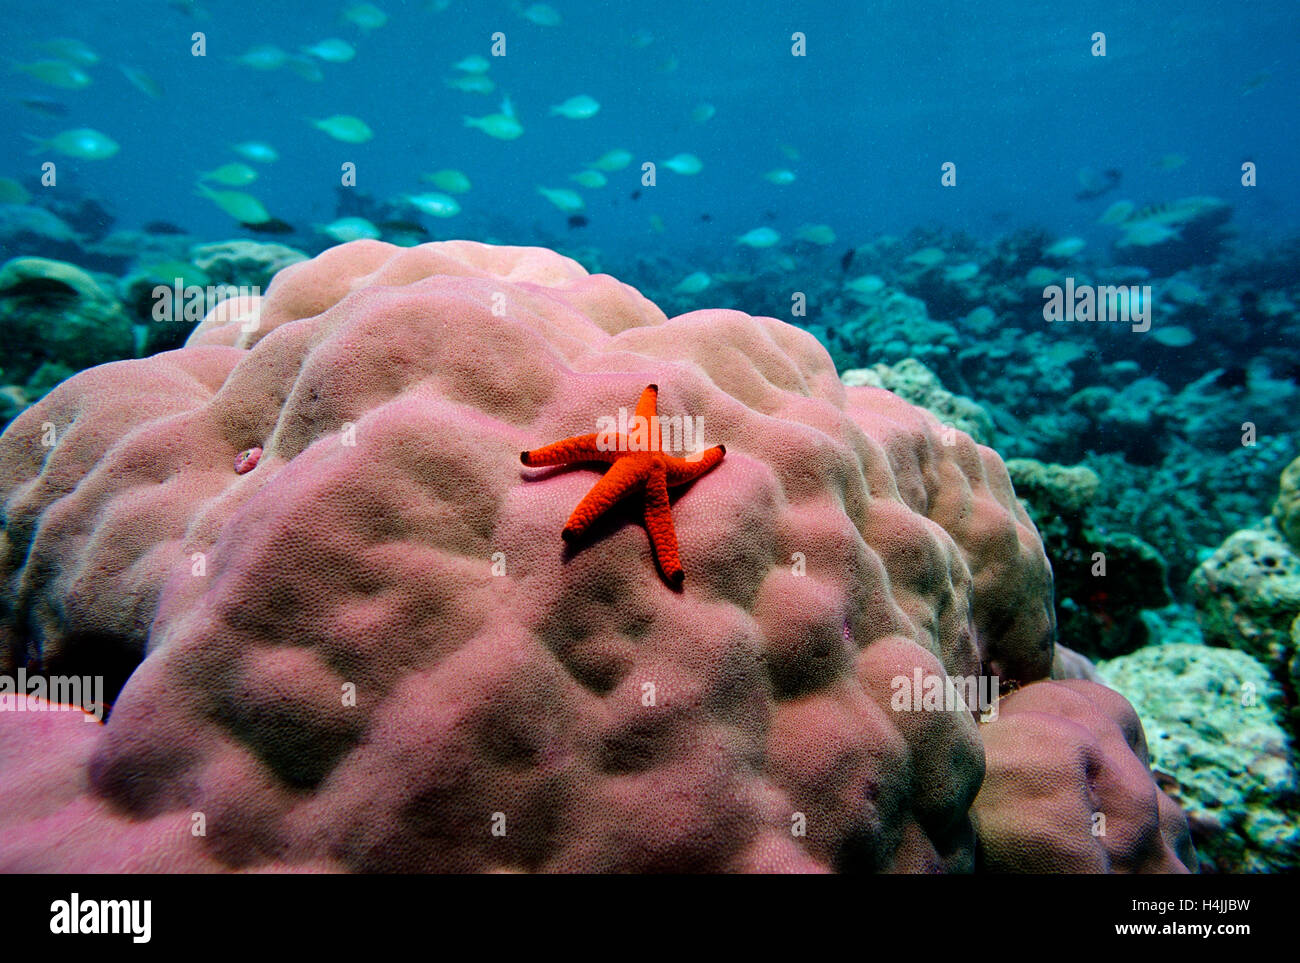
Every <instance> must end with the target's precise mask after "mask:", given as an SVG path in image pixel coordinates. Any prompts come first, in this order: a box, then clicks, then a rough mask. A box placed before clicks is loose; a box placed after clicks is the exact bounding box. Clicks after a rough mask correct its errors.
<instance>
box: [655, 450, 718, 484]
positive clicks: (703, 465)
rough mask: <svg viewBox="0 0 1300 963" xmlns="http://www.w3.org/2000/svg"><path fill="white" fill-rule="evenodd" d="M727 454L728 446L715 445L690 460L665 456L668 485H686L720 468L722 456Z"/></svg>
mask: <svg viewBox="0 0 1300 963" xmlns="http://www.w3.org/2000/svg"><path fill="white" fill-rule="evenodd" d="M726 453H727V446H726V445H714V446H713V447H712V448H706V449H705V450H704V451H702V452H699V453H698V455H695V456H692V457H690V458H671V457H667V456H665V458H664V464H665V465H667V466H668V477H667V483H668V485H670V486H673V487H675V486H677V485H685V484H686V483H687V482H689V481H694V480H695V479H697V478H699V477H700V476H701V475H703V474H705V473H706V472H710V471H712V470H713V469H714V468H716V467H718V463H719V462H721V461H722V456H723V455H725V454H726Z"/></svg>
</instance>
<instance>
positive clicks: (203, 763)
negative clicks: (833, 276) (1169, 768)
mask: <svg viewBox="0 0 1300 963" xmlns="http://www.w3.org/2000/svg"><path fill="white" fill-rule="evenodd" d="M648 384H657V385H658V386H659V408H660V411H661V412H666V413H671V414H674V415H676V414H680V415H682V416H687V415H689V416H690V417H691V418H692V419H694V421H693V427H694V428H695V429H696V430H697V431H698V433H699V436H700V438H699V440H700V442H701V443H702V444H703V445H705V446H713V445H725V448H726V457H725V459H722V460H720V461H719V462H718V463H717V464H716V465H714V466H713V467H712V469H711V470H710V471H708V472H707V473H704V474H701V475H700V477H698V478H696V479H695V480H693V481H692V482H691V483H690V484H688V485H683V486H681V487H679V488H676V489H674V490H673V491H672V493H671V494H672V499H673V500H672V504H671V517H672V520H673V523H674V525H675V528H676V535H677V540H678V542H679V543H680V550H681V557H682V558H683V559H684V560H686V563H687V569H688V571H689V577H688V578H687V579H686V581H685V584H684V586H683V587H682V588H681V589H680V590H677V589H675V588H674V587H673V586H671V585H670V584H668V583H667V582H665V580H664V579H662V578H661V577H660V576H659V574H658V572H657V571H656V568H655V563H654V559H653V557H652V548H651V544H650V541H649V539H647V537H646V532H645V530H644V528H643V526H642V519H641V512H642V511H643V508H644V505H643V503H641V502H639V500H637V499H624V500H622V501H619V502H618V503H617V504H615V505H613V506H612V507H610V508H609V510H607V511H606V512H604V513H603V514H602V515H601V516H600V517H599V518H598V519H596V520H595V521H593V523H592V524H591V526H590V528H589V530H588V531H587V533H586V535H585V536H584V538H583V539H582V540H580V542H579V543H578V544H574V545H566V544H565V543H564V542H563V541H562V540H561V539H560V538H559V533H560V531H561V530H562V528H563V527H564V524H565V520H566V518H567V517H568V516H569V514H570V512H571V511H572V509H573V507H574V506H575V505H577V504H578V503H579V502H580V500H581V499H582V498H583V496H584V495H586V493H587V492H588V491H589V490H590V489H591V488H592V486H593V485H594V484H595V483H596V482H597V481H598V480H599V478H600V477H601V476H600V473H599V471H598V470H597V469H596V468H592V467H582V466H576V467H569V468H564V469H552V470H549V471H546V472H539V471H536V470H533V469H528V468H525V467H523V466H521V465H520V454H519V453H520V452H521V451H530V450H533V449H537V448H540V447H542V446H544V445H547V444H550V443H552V442H554V441H555V440H557V439H562V438H566V437H571V436H574V435H581V434H585V433H589V432H593V431H598V430H600V419H602V418H613V419H616V418H617V417H618V415H619V409H620V408H621V407H625V406H628V405H629V404H630V403H631V402H632V400H633V399H635V398H637V397H638V395H639V394H640V393H641V392H642V390H643V389H644V388H645V386H646V385H648ZM252 451H259V452H260V457H257V458H256V459H251V458H250V455H249V453H250V452H252ZM250 460H251V462H252V463H251V464H250ZM597 467H599V466H597ZM0 497H2V498H3V511H4V515H3V541H0V576H2V589H3V591H2V599H3V606H2V609H0V631H3V648H2V649H0V652H2V653H3V668H4V670H5V671H7V672H13V671H16V669H17V668H19V667H25V668H26V669H27V670H28V671H29V672H38V671H39V672H45V673H49V674H90V673H94V674H101V675H104V676H105V677H106V679H107V682H108V692H107V693H106V701H108V702H110V703H111V704H112V708H111V713H110V714H109V716H108V718H107V721H106V722H105V723H104V724H103V725H100V724H97V723H96V724H92V723H86V722H83V721H82V717H81V716H80V715H79V714H74V713H38V712H0V869H5V870H37V871H39V870H87V871H122V870H159V869H162V870H226V869H239V870H253V869H263V870H265V869H270V870H308V871H318V870H360V871H375V870H394V871H475V870H543V871H568V870H584V871H644V870H755V871H782V870H789V871H794V870H811V871H817V870H829V869H843V870H852V869H866V870H887V871H888V870H892V871H960V870H969V869H972V868H973V867H974V865H975V863H976V845H977V844H976V837H975V835H974V832H973V826H972V822H971V818H970V807H971V803H972V800H974V798H975V796H976V793H977V792H978V791H979V789H980V786H981V780H982V778H983V775H984V750H983V748H982V745H981V740H980V731H979V730H980V726H979V724H978V723H977V722H976V719H975V716H974V715H973V713H972V712H970V711H968V710H967V708H966V707H965V705H964V704H962V702H961V701H960V700H958V702H957V704H956V706H955V708H953V707H949V708H947V709H945V710H942V711H898V710H896V709H895V708H893V707H891V700H892V699H893V697H894V696H895V695H896V693H897V682H898V680H899V679H908V680H910V679H912V678H913V677H917V678H920V677H925V678H942V677H943V676H945V675H946V676H951V677H962V678H965V677H974V676H977V675H979V674H980V673H981V672H984V673H987V674H989V675H993V676H996V677H998V679H999V680H1000V681H1001V684H1002V685H1003V686H1004V687H1014V686H1018V685H1024V684H1028V683H1031V682H1034V681H1035V680H1039V679H1044V678H1046V677H1047V675H1048V673H1049V671H1050V668H1051V664H1052V657H1053V634H1054V623H1053V610H1052V581H1051V572H1050V569H1049V567H1048V564H1047V560H1046V558H1045V557H1044V554H1043V549H1042V545H1041V542H1040V540H1039V538H1038V535H1037V532H1036V531H1035V529H1034V527H1033V525H1032V523H1031V522H1030V521H1029V519H1028V517H1027V516H1026V515H1025V513H1024V511H1023V509H1022V508H1021V507H1020V505H1019V503H1018V502H1017V500H1016V498H1015V495H1014V493H1013V490H1012V486H1011V483H1010V481H1009V479H1008V476H1007V472H1006V470H1005V468H1004V467H1003V464H1002V462H1001V460H1000V459H999V458H998V456H997V455H996V454H995V453H994V452H993V451H992V450H990V449H988V448H984V447H981V446H978V445H976V444H975V443H974V442H972V441H971V439H970V438H969V437H968V436H966V435H965V434H963V433H961V432H955V431H952V430H947V429H945V428H944V426H942V425H941V424H940V423H939V422H938V421H937V420H936V419H935V418H934V416H933V415H931V414H929V413H927V412H925V411H924V410H922V409H920V408H917V407H914V406H912V405H910V404H908V403H906V402H904V401H903V400H901V399H900V398H898V397H897V396H895V395H893V394H891V393H889V392H887V391H884V390H881V389H877V388H867V387H861V388H846V387H845V386H844V385H843V384H842V383H841V382H840V380H839V378H838V377H837V376H836V372H835V368H834V366H833V365H832V363H831V359H830V357H829V356H828V355H827V353H826V352H825V350H824V349H823V348H822V347H820V346H819V345H818V343H817V342H816V340H815V339H814V338H813V337H812V336H811V335H809V334H807V333H805V332H803V331H800V330H799V329H797V328H795V327H792V326H790V325H788V324H785V323H783V322H780V321H777V320H774V319H771V318H762V317H750V316H748V315H746V314H743V313H740V312H738V311H730V310H708V311H695V312H691V313H689V314H685V315H681V316H679V317H675V318H672V319H669V318H667V317H666V316H665V315H664V314H663V313H662V312H661V311H660V310H659V309H658V308H657V307H656V306H655V305H654V304H652V303H651V302H649V301H648V300H646V299H645V298H644V297H642V296H641V295H640V294H639V293H638V292H637V291H635V290H634V289H632V288H630V287H628V286H627V285H624V284H622V283H620V282H619V281H617V280H615V279H614V278H612V277H609V276H605V275H596V276H591V275H588V274H587V273H586V272H585V271H584V270H583V269H582V268H581V267H580V266H579V265H578V264H577V263H576V262H574V261H572V260H569V259H567V258H565V257H562V256H560V255H558V254H555V253H553V252H550V251H547V250H544V249H538V248H510V247H494V246H489V245H484V244H478V243H471V242H456V241H452V242H442V243H436V244H428V245H423V246H420V247H415V248H410V249H405V248H398V247H394V246H391V245H388V244H384V243H380V242H372V241H358V242H354V243H351V244H345V245H341V246H339V247H336V248H333V249H331V250H329V251H327V252H325V253H324V254H322V255H320V256H319V257H317V258H315V259H313V260H310V261H305V262H302V263H299V264H295V265H293V266H291V267H288V268H286V269H285V270H283V271H282V272H281V273H280V274H278V275H277V276H276V278H275V280H274V281H273V282H272V284H271V285H270V288H269V289H268V290H267V292H266V294H265V296H263V297H239V298H235V299H232V300H230V301H227V302H223V303H222V304H220V305H218V306H217V307H216V308H215V309H214V310H213V311H212V312H211V314H210V315H209V316H208V317H207V318H206V319H205V320H204V321H203V323H202V324H200V325H199V327H198V328H196V329H195V331H194V332H193V334H192V335H191V336H190V339H189V341H188V343H187V344H186V346H185V347H183V348H181V349H178V350H175V351H169V352H165V353H162V354H159V355H155V356H153V357H150V358H146V359H142V360H134V361H123V362H115V363H112V364H107V365H103V366H101V367H98V368H93V369H91V370H88V371H84V372H82V373H81V374H78V375H77V376H75V377H73V378H71V379H70V380H68V381H66V382H64V383H63V384H61V385H60V386H58V387H57V388H55V389H54V390H53V391H51V392H50V393H49V394H48V395H47V396H46V397H45V398H44V399H43V400H42V401H40V402H39V403H38V404H36V405H35V406H34V407H32V408H30V409H29V410H27V411H26V412H24V413H23V414H22V415H21V416H19V417H18V418H17V419H16V420H15V421H14V422H13V423H12V425H11V426H10V427H9V429H8V430H7V431H6V432H5V434H4V436H3V439H2V440H0ZM1044 685H1047V686H1050V687H1051V688H1050V689H1039V688H1038V687H1030V688H1029V689H1026V690H1025V691H1024V692H1022V693H1019V694H1017V695H1016V696H1013V697H1012V698H1013V699H1019V700H1024V699H1026V698H1028V693H1030V692H1035V691H1039V692H1045V693H1047V694H1048V695H1051V694H1052V693H1055V694H1056V695H1057V696H1060V695H1061V692H1064V695H1065V696H1067V697H1068V699H1067V700H1066V701H1067V709H1065V710H1059V711H1060V712H1062V713H1063V714H1064V715H1068V714H1069V712H1072V711H1073V709H1072V708H1070V707H1072V706H1074V704H1075V700H1076V695H1075V693H1076V690H1075V689H1072V688H1070V686H1071V685H1076V684H1074V683H1069V684H1066V683H1061V684H1057V683H1045V684H1044ZM1062 685H1063V686H1065V687H1066V688H1065V689H1064V690H1060V691H1058V689H1059V687H1060V686H1062ZM1078 685H1083V684H1082V683H1080V684H1078ZM1092 688H1093V689H1099V687H1096V686H1094V687H1092ZM1078 691H1083V690H1078ZM1087 691H1089V692H1091V691H1092V690H1087ZM1101 691H1103V692H1105V691H1107V690H1101ZM1110 695H1113V694H1110ZM1045 698H1046V697H1045ZM1080 698H1081V697H1080ZM1114 698H1116V699H1118V698H1119V697H1118V696H1114ZM1046 701H1047V702H1051V699H1050V698H1048V699H1046ZM1120 701H1122V700H1120ZM1081 711H1082V710H1081ZM1064 715H1063V717H1064ZM1010 716H1011V713H1009V712H1004V714H1003V721H1002V722H999V723H995V724H996V725H999V726H1003V727H1004V728H1005V727H1012V728H1014V726H1015V724H1016V718H1019V717H1015V718H1009V717H1010ZM1130 722H1131V724H1132V725H1136V718H1134V719H1132V720H1130ZM1130 728H1131V727H1130ZM999 731H1002V730H999ZM1138 731H1139V733H1140V729H1139V730H1138ZM1057 734H1058V733H1057V731H1056V730H1053V731H1052V732H1051V733H1049V735H1052V736H1053V738H1055V737H1056V735H1057ZM1130 736H1131V732H1130ZM1008 738H1010V739H1011V741H1013V742H1016V744H1017V745H1020V744H1022V743H1023V740H1022V739H1020V737H1019V736H1014V734H1013V736H1010V737H1008ZM1096 738H1097V739H1098V740H1100V744H1101V749H1100V750H1098V751H1099V752H1101V753H1102V755H1103V757H1105V758H1112V757H1115V756H1116V754H1120V755H1122V753H1120V752H1119V745H1118V744H1116V745H1115V746H1114V747H1112V745H1111V744H1112V743H1114V741H1115V740H1114V738H1113V734H1106V733H1102V734H1099V735H1098V736H1097V737H1096ZM1017 740H1019V742H1017ZM1006 741H1007V740H1006V739H1003V738H1002V737H999V739H998V743H997V744H998V746H999V749H998V752H997V754H996V756H995V761H996V763H997V765H998V766H999V767H1000V766H1002V765H1003V760H1004V757H1005V749H1004V748H1003V747H1004V745H1005V744H1006ZM1057 741H1060V740H1057ZM1121 742H1122V740H1121ZM1131 742H1132V738H1130V743H1131ZM1055 745H1056V743H1055V742H1052V743H1051V746H1055ZM1059 748H1060V750H1061V751H1062V752H1064V753H1067V754H1068V755H1069V759H1070V760H1072V762H1071V765H1074V762H1073V760H1075V759H1076V757H1077V755H1078V753H1079V752H1080V751H1082V750H1080V749H1079V748H1078V746H1077V745H1076V743H1075V742H1071V743H1070V744H1069V745H1062V746H1060V747H1059ZM1024 751H1025V752H1027V753H1032V754H1039V755H1041V754H1044V753H1050V752H1051V751H1053V750H1052V749H1051V748H1050V747H1044V746H1037V745H1030V746H1025V747H1024ZM1125 751H1127V747H1126V748H1125ZM1107 753H1109V754H1110V755H1109V756H1107V755H1106V754H1107ZM1035 758H1037V755H1035ZM1124 767H1125V768H1124V769H1123V773H1124V775H1123V778H1122V780H1121V782H1122V784H1123V785H1122V787H1121V788H1123V789H1124V790H1125V791H1126V792H1127V793H1128V795H1125V796H1123V804H1124V806H1125V807H1128V808H1127V809H1126V810H1125V811H1126V812H1127V811H1131V810H1132V808H1133V807H1139V808H1140V807H1141V806H1144V805H1149V807H1153V806H1154V805H1155V801H1156V798H1157V797H1156V795H1155V791H1154V787H1152V788H1151V789H1150V791H1149V792H1147V793H1146V795H1142V798H1140V799H1138V798H1136V797H1137V796H1138V795H1141V793H1139V792H1137V789H1138V788H1140V787H1139V786H1138V784H1140V781H1141V780H1140V779H1139V769H1140V768H1141V763H1140V762H1139V761H1138V759H1137V757H1134V758H1133V759H1131V760H1128V759H1125V760H1124ZM1082 771H1083V770H1081V769H1078V767H1077V766H1076V767H1075V768H1074V769H1070V770H1069V772H1067V773H1064V774H1063V776H1062V778H1064V779H1066V780H1067V782H1066V783H1065V784H1064V785H1063V787H1062V788H1061V789H1060V790H1059V792H1060V794H1061V795H1062V799H1063V800H1064V801H1063V802H1062V804H1061V805H1062V807H1064V808H1063V811H1064V812H1068V814H1069V815H1071V816H1074V815H1077V813H1076V812H1075V810H1076V809H1077V808H1078V803H1079V800H1078V799H1076V798H1075V796H1076V795H1077V794H1078V792H1079V791H1080V790H1079V788H1078V786H1076V784H1075V782H1070V781H1068V780H1077V777H1078V776H1079V773H1080V772H1082ZM1147 778H1148V781H1149V776H1148V777H1147ZM1071 794H1074V795H1071ZM1066 796H1069V798H1068V799H1065V798H1064V797H1066ZM1130 797H1132V798H1130ZM1002 805H1003V807H1004V808H1003V810H1002V811H1003V812H1006V811H1007V810H1006V809H1005V806H1007V805H1012V803H1007V802H1004V803H1003V804H1002ZM1048 805H1050V801H1042V800H1029V801H1028V802H1026V803H1025V805H1024V806H1023V807H1022V808H1027V809H1029V810H1030V811H1032V812H1034V813H1039V814H1041V813H1042V812H1043V811H1044V807H1045V806H1048ZM1152 812H1154V810H1152ZM1162 812H1163V809H1162ZM1147 815H1150V814H1147ZM1134 819H1135V820H1137V822H1135V823H1134V824H1133V825H1134V827H1135V828H1134V830H1133V832H1135V833H1137V832H1138V831H1139V830H1141V833H1142V834H1143V835H1140V837H1135V841H1134V842H1132V844H1131V845H1129V844H1127V843H1125V844H1124V845H1129V849H1128V850H1125V851H1124V852H1123V853H1112V854H1111V855H1110V857H1109V859H1110V862H1111V863H1112V864H1114V863H1123V864H1124V865H1125V866H1128V865H1129V864H1132V863H1134V862H1135V861H1138V862H1140V861H1141V860H1143V859H1146V860H1148V861H1149V862H1151V863H1153V864H1154V863H1156V862H1159V860H1161V859H1163V860H1164V862H1163V863H1160V865H1162V866H1167V867H1168V868H1176V866H1175V861H1174V860H1173V859H1172V858H1171V857H1169V855H1168V854H1167V853H1165V852H1164V851H1163V850H1159V848H1158V847H1156V842H1155V841H1156V839H1157V837H1156V836H1151V834H1150V833H1151V828H1150V825H1149V823H1150V819H1147V820H1146V821H1145V822H1143V821H1141V820H1140V819H1138V818H1137V817H1136V816H1135V817H1134ZM1116 824H1123V817H1120V816H1116V817H1115V818H1114V819H1113V821H1112V825H1116ZM1125 838H1126V839H1127V837H1125ZM1084 843H1085V844H1087V845H1089V846H1093V843H1092V842H1091V841H1090V840H1086V841H1084ZM1081 845H1082V844H1081ZM1107 845H1109V844H1107ZM1117 845H1118V844H1117ZM1095 848H1096V847H1095V846H1093V849H1095ZM1130 850H1131V853H1130ZM1007 852H1014V848H1012V849H1011V850H1008V849H1007V847H1001V846H1000V847H999V849H998V856H997V860H998V861H1001V862H1005V860H1006V859H1008V858H1010V857H1008V856H1007V855H1006V853H1007ZM1028 858H1029V859H1030V862H1031V864H1032V865H1038V864H1037V863H1036V862H1034V860H1036V859H1037V858H1038V857H1036V856H1030V857H1028ZM1090 860H1091V861H1089V862H1087V868H1105V860H1103V859H1102V858H1101V856H1100V855H1096V856H1095V858H1090ZM1070 865H1071V866H1073V865H1076V864H1073V863H1071V864H1070ZM1077 865H1080V866H1082V865H1084V864H1083V863H1079V864H1077Z"/></svg>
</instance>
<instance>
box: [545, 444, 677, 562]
mask: <svg viewBox="0 0 1300 963" xmlns="http://www.w3.org/2000/svg"><path fill="white" fill-rule="evenodd" d="M653 467H654V466H653V465H652V464H651V463H650V462H649V461H648V460H646V459H643V458H627V457H625V458H621V459H619V460H618V461H616V462H614V464H613V465H611V466H610V469H609V471H607V472H605V474H604V475H603V476H602V477H601V479H600V481H598V482H596V484H595V485H594V486H592V489H591V491H589V492H587V494H586V495H585V496H584V497H583V499H582V501H580V502H578V507H577V508H575V509H574V510H573V514H572V515H570V516H569V520H568V521H567V522H565V523H564V531H562V532H561V533H560V534H561V536H562V537H563V538H564V540H565V541H566V542H571V541H573V540H574V539H575V538H578V537H579V536H581V535H582V534H583V532H585V531H586V530H587V529H588V528H589V527H591V523H592V522H594V521H595V520H596V519H597V518H599V517H600V516H601V515H603V514H604V513H605V512H607V511H608V510H609V509H610V508H611V507H612V506H613V504H614V503H615V502H616V501H618V500H619V499H620V498H622V497H623V496H624V495H627V494H628V493H629V492H631V491H632V490H633V489H635V488H636V487H637V486H638V485H640V484H642V483H643V482H644V481H645V480H646V476H647V475H648V474H649V473H650V471H651V469H652V468H653Z"/></svg>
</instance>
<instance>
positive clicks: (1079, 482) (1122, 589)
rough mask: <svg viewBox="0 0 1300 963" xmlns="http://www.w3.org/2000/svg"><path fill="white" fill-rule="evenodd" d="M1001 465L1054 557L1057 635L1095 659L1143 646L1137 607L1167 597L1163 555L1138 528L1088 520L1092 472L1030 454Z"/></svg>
mask: <svg viewBox="0 0 1300 963" xmlns="http://www.w3.org/2000/svg"><path fill="white" fill-rule="evenodd" d="M1007 472H1008V474H1010V475H1011V480H1012V482H1013V483H1014V484H1015V486H1016V494H1017V495H1018V496H1019V497H1020V498H1021V500H1022V502H1023V503H1024V505H1025V508H1026V510H1027V511H1028V512H1029V516H1030V517H1031V518H1032V519H1033V520H1034V524H1035V525H1036V527H1037V528H1038V531H1039V533H1040V534H1041V535H1042V538H1043V547H1044V549H1045V550H1046V551H1047V557H1048V558H1049V559H1050V560H1051V562H1052V573H1053V575H1054V577H1055V581H1056V606H1057V625H1058V631H1059V633H1060V637H1061V639H1062V640H1063V641H1066V642H1068V643H1069V644H1070V645H1071V646H1072V647H1073V648H1075V649H1078V650H1079V651H1080V652H1081V653H1083V654H1084V655H1088V656H1092V657H1094V658H1101V657H1107V656H1112V655H1118V654H1121V653H1124V652H1132V651H1133V650H1134V649H1137V648H1140V647H1141V646H1143V645H1146V644H1147V642H1148V641H1150V633H1149V631H1148V628H1147V624H1146V622H1144V621H1143V619H1142V612H1143V610H1146V609H1159V608H1164V607H1165V606H1166V605H1168V604H1169V603H1170V602H1171V601H1173V598H1172V596H1171V595H1170V593H1169V588H1168V585H1167V580H1166V571H1165V563H1164V559H1162V558H1161V557H1160V553H1159V552H1157V551H1156V550H1155V549H1154V548H1152V547H1151V546H1150V545H1148V544H1147V543H1146V542H1144V541H1142V539H1140V538H1138V537H1137V536H1136V535H1131V534H1128V533H1126V532H1110V531H1108V530H1106V529H1105V528H1102V527H1098V526H1096V525H1094V524H1093V523H1092V520H1091V516H1090V509H1091V508H1092V506H1093V505H1094V504H1095V503H1096V500H1097V495H1098V491H1099V490H1100V488H1101V479H1100V478H1099V477H1098V476H1097V473H1096V472H1094V471H1093V470H1092V469H1091V468H1088V467H1086V466H1082V465H1078V466H1072V467H1067V466H1064V465H1045V464H1043V463H1042V462H1039V461H1035V460H1033V459H1030V458H1013V459H1009V460H1008V461H1007Z"/></svg>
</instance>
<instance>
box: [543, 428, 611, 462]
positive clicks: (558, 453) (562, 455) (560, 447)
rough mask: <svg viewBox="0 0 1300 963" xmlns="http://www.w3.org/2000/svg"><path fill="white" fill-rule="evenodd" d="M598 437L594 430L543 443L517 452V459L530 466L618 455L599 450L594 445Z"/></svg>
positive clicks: (597, 459)
mask: <svg viewBox="0 0 1300 963" xmlns="http://www.w3.org/2000/svg"><path fill="white" fill-rule="evenodd" d="M599 437H600V435H599V434H598V433H596V432H592V433H591V434H590V435H574V436H573V437H572V438H565V439H564V440H563V441H557V442H555V443H554V444H551V445H543V446H542V447H541V448H534V449H533V450H532V451H522V452H520V453H519V460H520V461H521V462H523V463H524V464H525V465H527V466H529V467H530V468H538V467H541V466H544V465H572V464H573V463H574V462H580V461H606V462H612V461H614V459H616V458H617V457H618V456H619V452H617V451H601V450H600V449H599V448H597V447H596V439H597V438H599Z"/></svg>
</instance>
